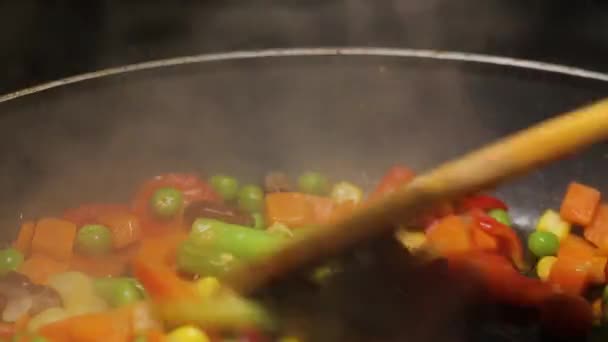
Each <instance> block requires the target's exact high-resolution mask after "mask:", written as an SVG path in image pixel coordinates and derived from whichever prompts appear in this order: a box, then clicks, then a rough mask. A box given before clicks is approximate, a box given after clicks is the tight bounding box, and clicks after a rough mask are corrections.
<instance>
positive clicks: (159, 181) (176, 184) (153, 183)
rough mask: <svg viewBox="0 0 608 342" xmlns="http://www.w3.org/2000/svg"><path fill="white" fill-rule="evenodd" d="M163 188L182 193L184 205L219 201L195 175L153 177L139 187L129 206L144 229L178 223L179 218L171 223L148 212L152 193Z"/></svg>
mask: <svg viewBox="0 0 608 342" xmlns="http://www.w3.org/2000/svg"><path fill="white" fill-rule="evenodd" d="M164 187H173V188H176V189H178V190H180V191H182V193H183V196H184V204H185V205H188V204H190V203H192V202H194V201H199V200H204V201H220V197H219V196H218V195H217V193H216V192H215V191H214V190H213V188H212V187H211V186H210V185H209V184H207V183H206V182H205V181H203V180H201V179H200V178H198V176H196V175H193V174H187V173H168V174H164V175H160V176H156V177H153V178H151V179H149V180H147V181H146V182H144V183H143V184H142V185H141V187H140V188H139V190H138V191H137V193H136V194H135V198H134V199H133V202H132V205H131V206H132V208H133V211H134V212H135V214H137V215H138V216H139V217H140V219H141V220H142V221H143V222H142V223H143V227H144V229H146V228H152V229H154V228H162V227H168V226H173V225H175V224H176V222H178V221H180V218H179V217H178V218H176V219H174V220H172V221H165V220H160V219H157V218H156V217H155V215H154V213H152V212H151V210H150V199H151V198H152V196H153V195H154V192H155V191H156V190H158V189H160V188H164Z"/></svg>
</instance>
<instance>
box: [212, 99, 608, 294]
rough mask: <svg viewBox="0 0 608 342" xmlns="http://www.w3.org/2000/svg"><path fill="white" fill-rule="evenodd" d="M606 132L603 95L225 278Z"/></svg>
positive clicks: (245, 283) (378, 228)
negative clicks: (591, 102) (582, 106)
mask: <svg viewBox="0 0 608 342" xmlns="http://www.w3.org/2000/svg"><path fill="white" fill-rule="evenodd" d="M606 138H608V99H606V100H602V101H600V102H598V103H595V104H593V105H590V106H587V107H584V108H581V109H579V110H576V111H573V112H570V113H566V114H563V115H560V116H558V117H555V118H552V119H549V120H546V121H543V122H541V123H539V124H537V125H534V126H532V127H529V128H527V129H524V130H522V131H520V132H517V133H515V134H513V135H510V136H508V137H506V138H503V139H500V140H498V141H497V142H495V143H493V144H490V145H488V146H485V147H482V148H481V149H479V150H477V151H474V152H472V153H469V154H467V155H465V156H463V157H461V158H459V159H456V160H453V161H450V162H447V163H445V164H443V165H441V166H439V167H437V168H436V169H434V170H431V171H430V172H428V173H425V174H422V175H420V176H418V177H416V178H415V179H414V180H413V181H412V182H411V183H409V184H408V185H407V186H405V187H403V188H402V189H400V190H398V191H396V192H395V193H393V194H391V195H389V196H387V197H386V198H384V199H382V200H379V201H377V202H375V203H373V204H371V205H369V206H367V207H365V208H363V209H361V210H359V211H357V212H356V213H355V214H354V215H353V216H351V217H349V218H346V219H344V220H341V221H339V222H337V223H334V224H331V225H328V226H326V227H322V228H320V229H315V230H314V231H313V232H311V233H310V234H308V235H305V236H303V237H301V238H299V239H295V240H294V241H293V242H292V243H290V244H289V245H287V246H286V247H285V248H284V249H282V250H281V251H279V252H278V253H276V254H275V255H273V256H271V257H269V258H266V259H263V260H259V261H257V262H255V263H251V264H247V265H245V266H243V267H241V268H239V269H236V270H234V271H233V272H231V273H230V274H228V275H227V277H226V278H225V280H224V281H225V284H226V285H227V286H229V287H232V288H233V289H234V290H236V291H238V292H240V293H244V294H247V293H250V292H252V291H254V290H256V289H258V288H260V287H262V286H264V285H266V284H267V283H268V282H270V281H272V280H274V279H276V278H279V277H283V276H285V275H287V274H288V273H290V272H292V271H295V270H298V269H300V267H302V266H306V265H311V264H314V263H315V262H319V261H321V260H323V259H324V258H327V257H330V256H333V255H336V254H338V253H339V252H341V251H344V250H346V249H348V248H352V247H353V246H355V245H357V244H358V243H361V242H363V241H364V240H366V239H371V238H374V237H377V236H379V235H381V234H386V233H390V231H391V230H394V229H395V228H396V227H397V226H398V224H399V223H403V222H408V221H409V220H411V219H412V218H414V217H416V215H417V214H418V213H419V212H420V211H421V210H422V209H424V208H427V207H429V206H432V205H434V204H436V203H439V202H440V201H445V200H449V199H455V198H458V197H460V196H463V195H467V194H470V193H473V192H476V191H480V190H483V189H487V188H489V187H492V186H494V185H497V184H499V183H501V182H504V181H506V180H508V179H511V178H513V177H516V176H520V175H522V174H524V173H526V172H528V171H531V170H533V169H535V168H538V167H540V166H542V165H544V164H546V163H548V162H551V161H553V160H555V159H558V158H560V157H563V156H565V155H568V154H571V153H573V152H576V151H577V150H579V149H581V148H583V147H586V146H588V145H591V144H593V143H596V142H598V141H601V140H603V139H606Z"/></svg>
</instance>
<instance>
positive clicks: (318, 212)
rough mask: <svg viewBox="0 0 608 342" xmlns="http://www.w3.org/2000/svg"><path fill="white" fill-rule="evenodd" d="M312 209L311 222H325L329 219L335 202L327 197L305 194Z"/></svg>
mask: <svg viewBox="0 0 608 342" xmlns="http://www.w3.org/2000/svg"><path fill="white" fill-rule="evenodd" d="M306 200H307V201H308V203H310V206H311V207H312V211H313V221H314V223H313V224H326V223H327V222H329V220H330V219H331V216H332V214H333V211H334V208H335V202H334V201H333V200H332V199H331V198H329V197H321V196H314V195H306Z"/></svg>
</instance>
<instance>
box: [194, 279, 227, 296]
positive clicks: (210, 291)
mask: <svg viewBox="0 0 608 342" xmlns="http://www.w3.org/2000/svg"><path fill="white" fill-rule="evenodd" d="M220 288H221V285H220V281H219V280H217V278H216V277H205V278H201V279H199V280H198V281H197V282H196V290H197V292H198V294H199V295H200V296H201V297H202V298H209V297H211V296H213V295H214V294H216V293H217V292H218V291H219V289H220Z"/></svg>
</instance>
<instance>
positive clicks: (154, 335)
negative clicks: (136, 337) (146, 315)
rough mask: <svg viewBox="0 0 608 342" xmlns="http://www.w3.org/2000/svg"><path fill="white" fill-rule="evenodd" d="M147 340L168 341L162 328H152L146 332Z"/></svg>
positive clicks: (152, 341)
mask: <svg viewBox="0 0 608 342" xmlns="http://www.w3.org/2000/svg"><path fill="white" fill-rule="evenodd" d="M146 341H147V342H164V341H166V338H165V334H163V332H162V331H160V330H152V331H149V332H147V333H146Z"/></svg>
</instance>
